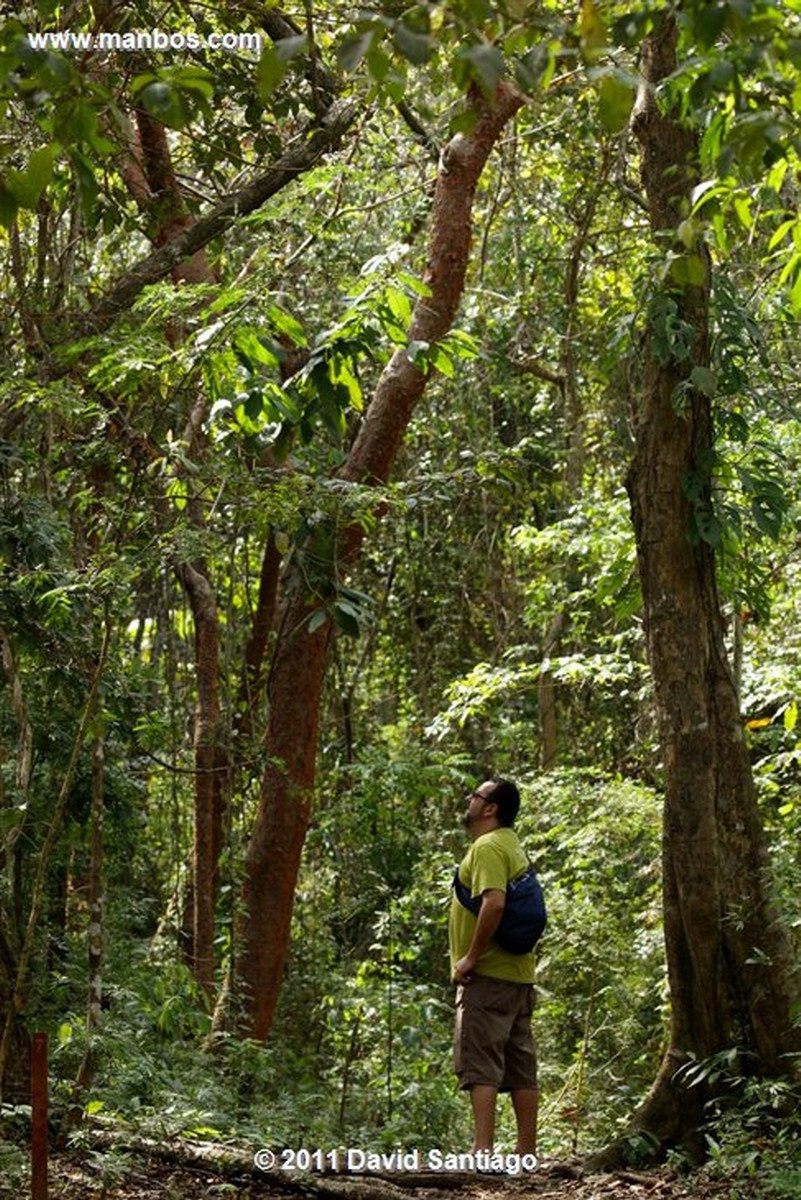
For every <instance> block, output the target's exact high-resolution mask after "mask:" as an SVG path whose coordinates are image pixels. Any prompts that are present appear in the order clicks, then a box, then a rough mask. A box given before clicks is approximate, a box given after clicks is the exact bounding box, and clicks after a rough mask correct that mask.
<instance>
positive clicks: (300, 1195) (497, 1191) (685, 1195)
mask: <svg viewBox="0 0 801 1200" xmlns="http://www.w3.org/2000/svg"><path fill="white" fill-rule="evenodd" d="M48 1180H49V1190H48V1196H49V1200H195V1198H196V1197H208V1198H209V1200H212V1198H219V1200H455V1198H458V1200H493V1198H495V1200H497V1198H498V1197H509V1198H510V1200H512V1198H514V1197H523V1196H526V1197H532V1198H533V1200H732V1198H734V1197H736V1198H737V1200H752V1198H753V1200H757V1198H759V1197H760V1196H761V1195H763V1194H764V1193H762V1192H761V1191H760V1188H759V1184H758V1180H753V1181H751V1182H749V1184H748V1185H747V1187H746V1188H743V1186H742V1184H740V1185H738V1186H737V1188H736V1189H735V1188H734V1187H733V1185H732V1183H731V1182H726V1181H721V1180H713V1179H710V1178H708V1177H706V1176H705V1175H704V1174H703V1172H701V1173H698V1174H695V1175H685V1176H679V1175H676V1173H675V1172H669V1171H658V1170H655V1171H622V1172H617V1173H611V1174H603V1175H580V1174H578V1173H577V1171H576V1170H575V1168H573V1167H572V1166H570V1165H569V1164H565V1163H553V1164H549V1163H547V1162H546V1163H543V1164H542V1165H541V1167H540V1168H539V1169H538V1170H537V1171H536V1172H533V1173H530V1174H528V1175H526V1176H521V1177H509V1176H505V1175H501V1176H491V1175H488V1176H482V1175H476V1174H473V1175H466V1174H464V1173H462V1174H459V1175H456V1174H452V1175H448V1176H445V1175H441V1174H440V1175H433V1174H427V1175H414V1176H411V1175H409V1176H404V1175H401V1174H396V1175H394V1176H390V1175H375V1174H373V1175H369V1176H366V1175H355V1174H353V1175H350V1174H348V1175H344V1174H339V1175H333V1174H328V1175H317V1174H315V1175H302V1176H298V1175H293V1176H288V1175H286V1174H285V1173H282V1172H280V1171H279V1172H270V1173H262V1174H255V1173H254V1172H253V1171H252V1170H251V1171H242V1170H238V1169H237V1168H236V1167H235V1166H234V1167H233V1168H232V1167H231V1166H230V1165H226V1166H223V1165H222V1164H221V1165H220V1166H219V1167H216V1166H214V1165H212V1166H209V1165H203V1164H201V1163H199V1162H195V1163H182V1164H180V1165H179V1164H177V1163H170V1162H169V1161H166V1160H165V1158H164V1157H162V1156H161V1155H160V1156H158V1157H157V1158H156V1157H149V1156H147V1155H143V1154H141V1153H140V1152H136V1153H134V1154H119V1153H116V1154H111V1155H109V1154H108V1152H103V1153H93V1152H91V1151H89V1152H88V1153H87V1152H85V1151H84V1152H83V1153H80V1154H79V1153H75V1152H70V1153H58V1154H54V1155H52V1156H51V1159H50V1163H49V1170H48ZM9 1186H10V1187H11V1190H8V1189H9ZM30 1194H31V1193H30V1184H28V1183H27V1182H26V1181H22V1180H20V1179H19V1178H18V1179H17V1180H16V1182H15V1183H12V1182H11V1180H9V1179H3V1178H0V1200H21V1197H23V1196H28V1195H30Z"/></svg>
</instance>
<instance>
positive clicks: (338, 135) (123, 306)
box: [58, 101, 357, 341]
mask: <svg viewBox="0 0 801 1200" xmlns="http://www.w3.org/2000/svg"><path fill="white" fill-rule="evenodd" d="M356 113H357V106H356V105H355V104H352V103H350V102H341V101H340V102H337V103H335V104H333V105H332V106H331V108H330V109H329V110H328V112H327V113H326V115H325V118H324V119H323V121H322V122H320V123H319V124H316V123H315V125H313V126H311V127H307V130H306V134H305V135H304V136H303V137H302V139H301V142H300V144H299V145H298V146H296V147H295V149H293V150H289V151H288V152H287V153H286V154H284V155H282V157H281V158H280V159H279V160H278V161H277V162H276V163H273V165H272V166H271V167H270V168H269V169H268V170H267V171H265V172H264V174H263V175H260V176H259V177H258V178H257V179H254V180H253V182H252V183H249V184H247V185H246V186H245V187H243V188H241V189H240V190H239V191H237V192H233V193H232V194H231V195H230V196H226V197H225V199H224V200H221V201H220V203H219V204H217V205H215V206H214V208H213V209H211V211H210V212H208V213H206V214H205V216H203V217H200V218H199V219H198V220H197V221H196V222H195V224H194V225H192V226H191V228H189V229H186V230H184V231H183V232H182V233H180V234H178V236H177V237H175V238H173V239H172V241H170V242H168V243H167V244H166V245H164V246H161V247H159V249H157V250H154V251H153V252H152V253H151V254H148V255H146V256H145V257H144V258H142V259H140V261H139V262H138V263H136V264H135V265H134V266H133V267H131V269H130V270H129V271H127V272H126V273H125V275H123V277H122V278H121V279H119V280H118V281H117V282H116V283H115V284H114V285H113V286H112V287H111V288H110V289H109V290H108V291H107V292H106V294H105V295H104V296H103V297H102V299H101V300H100V301H99V302H98V303H97V304H96V305H95V307H94V309H92V311H91V312H90V313H88V314H87V315H86V316H84V317H81V318H79V320H78V321H77V322H76V326H77V328H75V329H73V330H71V331H67V334H66V336H67V339H70V337H71V336H80V334H82V333H84V334H85V333H103V332H105V331H106V330H107V329H109V328H110V327H111V326H112V325H113V324H114V322H115V321H116V320H117V318H118V317H119V316H120V314H121V313H123V312H125V311H126V310H127V309H129V308H130V307H131V305H132V304H133V303H134V301H135V300H136V298H137V297H138V296H139V294H140V292H141V291H142V290H143V289H144V288H146V287H147V286H148V285H149V284H151V283H157V282H158V281H159V280H160V279H163V278H164V277H165V276H166V275H169V274H170V272H171V271H172V270H173V269H174V268H175V267H176V266H177V265H178V264H179V263H180V262H183V261H184V259H187V258H191V256H192V255H193V254H196V253H197V251H198V250H201V249H202V248H203V247H204V246H207V245H208V243H209V242H210V241H211V240H212V239H213V238H215V237H219V236H220V235H221V234H222V233H225V231H226V230H227V229H229V228H230V227H231V225H233V224H234V223H235V222H236V221H238V220H240V219H241V218H242V217H246V216H247V215H248V214H249V213H252V212H255V210H256V209H257V208H260V207H261V205H262V204H264V203H265V201H267V200H269V199H270V197H271V196H274V195H275V194H276V193H277V192H279V191H281V189H282V188H285V187H287V185H288V184H290V183H292V182H293V181H294V180H295V179H297V177H298V176H299V175H302V174H303V172H304V171H308V170H309V169H310V167H313V166H314V164H315V163H316V162H317V160H318V159H319V158H321V157H322V155H324V154H327V153H328V152H329V151H330V150H333V149H334V148H335V147H336V146H337V145H338V144H339V142H340V141H341V139H342V137H343V136H344V135H345V133H346V132H347V130H348V128H349V127H350V125H351V124H352V123H353V121H354V119H355V117H356ZM310 128H311V130H313V132H309V129H310ZM58 336H59V340H60V341H63V340H64V331H60V332H59V335H58Z"/></svg>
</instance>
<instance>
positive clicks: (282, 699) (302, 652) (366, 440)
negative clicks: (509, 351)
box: [231, 85, 523, 1038]
mask: <svg viewBox="0 0 801 1200" xmlns="http://www.w3.org/2000/svg"><path fill="white" fill-rule="evenodd" d="M471 103H472V104H473V107H474V110H475V112H476V116H477V121H476V125H475V128H474V129H473V131H472V132H471V133H469V134H467V135H464V134H457V136H456V137H454V138H453V139H452V140H451V142H450V143H449V145H448V146H447V148H446V150H445V153H444V154H443V156H442V162H441V169H440V173H439V176H438V178H437V185H436V191H435V195H434V203H433V208H432V214H431V223H430V235H429V249H428V265H427V268H426V272H425V280H426V283H427V284H428V286H429V288H430V289H431V295H430V296H428V297H426V298H424V299H422V300H420V301H419V302H418V303H417V305H416V307H415V311H414V315H413V319H412V325H411V329H410V332H409V340H410V342H411V341H415V342H418V343H419V342H424V343H425V342H427V343H433V342H435V341H437V340H438V339H440V338H442V337H443V336H444V335H445V334H446V333H447V331H448V330H449V328H450V326H451V324H452V322H453V318H454V315H455V313H456V309H457V306H458V303H459V300H460V298H461V295H462V290H463V287H464V278H465V272H466V269H467V262H468V255H469V249H470V239H471V215H472V205H473V197H474V195H475V189H476V185H477V183H478V180H479V177H480V175H481V172H482V170H483V168H484V164H485V163H486V161H487V158H488V156H489V154H490V151H491V150H492V148H493V146H494V145H495V143H496V141H497V140H498V137H499V136H500V134H501V131H502V130H503V128H504V126H505V125H506V123H507V122H508V121H509V120H510V119H511V117H512V116H513V114H514V113H515V112H516V111H517V109H518V108H519V107H520V106H521V104H522V103H523V97H522V96H521V95H520V94H519V93H518V92H517V90H516V89H515V88H513V87H511V86H509V85H502V86H501V87H500V88H499V89H498V91H497V93H496V95H495V96H494V98H493V99H492V100H489V99H487V98H485V97H483V96H481V95H478V94H476V95H474V96H473V97H472V101H471ZM427 379H428V375H427V374H426V373H425V372H424V371H423V370H421V369H420V367H419V366H417V365H416V364H415V363H414V362H412V361H411V360H410V358H409V356H408V354H407V352H406V350H405V349H401V350H398V351H397V352H396V353H395V354H394V355H393V356H392V358H391V359H390V361H389V363H388V364H387V366H386V368H385V369H384V371H383V373H382V375H381V377H380V379H379V381H378V384H377V386H376V391H375V394H374V397H373V400H372V403H371V404H370V407H369V409H368V410H367V413H366V416H365V419H364V422H363V424H362V427H361V430H360V432H359V435H358V437H357V438H356V440H355V442H354V444H353V447H352V449H351V451H350V453H349V455H348V458H347V461H346V463H345V465H344V467H343V469H342V471H341V473H340V474H341V477H342V478H343V479H346V480H348V481H352V482H357V483H362V484H367V485H371V484H379V483H381V482H383V481H384V480H386V479H387V477H388V475H389V473H390V471H391V469H392V465H393V462H394V460H395V456H396V454H397V451H398V449H399V447H400V444H401V441H402V439H403V436H404V433H405V431H406V427H407V425H408V423H409V420H410V418H411V415H412V412H413V411H414V408H415V405H416V404H417V401H418V400H419V399H420V397H421V396H422V394H423V391H424V390H425V386H426V382H427ZM360 544H361V532H360V531H358V530H354V529H351V530H348V531H346V532H345V534H344V535H343V536H342V537H340V538H339V539H338V540H337V543H336V553H335V555H334V561H335V562H336V563H337V564H338V566H339V567H341V566H342V565H344V564H346V563H348V562H352V561H353V559H354V558H355V557H356V555H357V554H358V550H359V546H360ZM317 605H318V606H319V601H318V602H317ZM314 611H315V603H314V602H312V603H311V604H310V597H309V596H308V595H307V594H306V592H305V591H304V590H303V589H302V588H300V587H298V588H297V589H296V590H295V591H294V592H293V593H292V594H291V595H290V597H289V599H288V601H287V606H286V609H285V611H284V614H283V618H282V621H281V632H280V633H279V640H278V645H277V648H276V653H275V658H274V661H273V665H272V671H271V676H270V686H269V701H270V716H269V724H268V729H267V735H266V754H267V761H268V767H267V769H266V771H265V774H264V776H263V779H262V785H261V796H260V804H259V809H258V813H257V816H256V820H255V823H254V827H253V832H252V835H251V840H250V845H249V848H248V853H247V861H246V876H245V886H244V892H243V900H244V906H243V908H244V912H243V919H242V927H241V929H240V939H239V940H240V942H241V946H242V954H241V957H240V959H239V961H238V963H237V964H236V968H235V973H234V994H233V996H232V997H231V998H232V999H233V1000H235V1001H239V1002H241V1003H242V1006H243V1007H242V1011H243V1013H244V1017H243V1028H242V1032H243V1033H246V1034H247V1035H249V1036H251V1037H255V1038H265V1037H266V1036H267V1034H268V1033H269V1030H270V1027H271V1025H272V1021H273V1017H274V1014H275V1009H276V1005H277V1002H278V995H279V992H280V988H281V983H282V977H283V972H284V966H285V963H286V958H287V951H288V947H289V931H290V920H291V915H292V905H293V900H294V893H295V885H296V882H297V876H298V870H299V867H300V858H301V851H302V849H303V843H304V839H305V836H306V830H307V828H308V822H309V805H310V797H311V791H312V787H313V784H314V774H315V757H316V750H317V730H318V720H319V710H320V699H321V693H322V686H323V679H324V674H325V663H326V655H327V651H328V646H329V643H330V641H331V637H332V630H331V624H330V621H325V622H324V623H323V624H322V625H321V626H319V627H317V628H316V629H314V630H312V629H311V628H310V621H309V618H310V616H311V614H312V613H313V612H314Z"/></svg>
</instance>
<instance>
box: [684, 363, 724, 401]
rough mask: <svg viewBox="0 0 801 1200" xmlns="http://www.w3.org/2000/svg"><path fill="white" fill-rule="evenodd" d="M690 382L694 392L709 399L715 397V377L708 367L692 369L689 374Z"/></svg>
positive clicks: (716, 383)
mask: <svg viewBox="0 0 801 1200" xmlns="http://www.w3.org/2000/svg"><path fill="white" fill-rule="evenodd" d="M690 382H691V383H692V385H693V387H694V388H695V389H696V391H698V392H701V393H702V395H704V396H709V397H710V398H711V397H712V396H714V395H715V392H716V391H717V386H718V380H717V376H716V374H715V372H714V371H711V370H710V369H709V367H693V369H692V371H691V372H690Z"/></svg>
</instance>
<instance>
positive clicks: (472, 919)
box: [448, 779, 538, 1154]
mask: <svg viewBox="0 0 801 1200" xmlns="http://www.w3.org/2000/svg"><path fill="white" fill-rule="evenodd" d="M519 807H520V793H519V792H518V790H517V787H516V785H515V784H514V783H511V782H510V781H508V780H503V779H488V780H486V781H485V782H484V783H482V784H480V785H479V786H478V788H476V790H475V791H474V792H472V793H471V795H470V796H468V797H467V809H466V811H465V813H464V817H463V821H464V824H465V826H466V828H467V830H468V833H469V834H470V837H471V839H472V845H471V846H470V849H469V850H468V852H467V854H466V855H465V857H464V858H463V860H462V862H461V864H460V865H459V878H460V880H461V881H462V883H464V884H465V886H466V887H468V888H469V889H470V893H471V895H472V896H473V897H478V896H480V897H481V908H480V909H479V912H478V916H477V917H476V916H474V915H473V913H472V912H470V910H469V909H467V908H465V907H464V905H462V904H460V903H459V901H458V900H457V898H456V896H455V894H454V897H453V900H452V902H451V912H450V921H449V926H448V935H449V943H450V957H451V975H452V978H453V981H454V983H455V984H456V985H457V990H456V1030H455V1036H454V1069H455V1071H456V1074H457V1076H458V1078H459V1083H460V1086H461V1087H462V1088H464V1089H465V1090H468V1091H469V1092H470V1102H471V1107H472V1110H473V1150H474V1151H475V1150H492V1148H493V1141H494V1137H495V1100H496V1097H497V1095H498V1092H499V1091H508V1092H511V1094H512V1105H513V1107H514V1112H515V1120H516V1123H517V1145H516V1147H515V1149H516V1151H517V1153H518V1154H536V1152H537V1101H538V1092H537V1059H536V1055H535V1051H534V1039H533V1037H532V1033H531V1011H532V1004H533V992H534V988H533V983H534V952H533V951H531V952H529V953H528V954H511V953H509V952H508V951H506V950H502V949H501V948H500V946H498V945H497V944H496V943H495V942H493V940H492V935H493V934H494V932H495V930H496V929H497V928H498V924H499V922H500V919H501V915H502V913H503V910H504V907H505V904H506V886H507V884H508V883H509V881H510V880H511V879H515V878H516V877H517V876H518V875H520V874H522V872H523V871H524V870H525V869H526V866H527V860H526V855H525V853H524V852H523V849H522V847H521V845H520V842H519V840H518V837H517V834H516V833H515V832H514V830H513V829H512V825H513V824H514V820H515V817H516V816H517V812H518V809H519Z"/></svg>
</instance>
